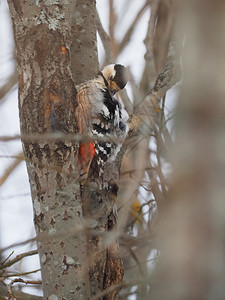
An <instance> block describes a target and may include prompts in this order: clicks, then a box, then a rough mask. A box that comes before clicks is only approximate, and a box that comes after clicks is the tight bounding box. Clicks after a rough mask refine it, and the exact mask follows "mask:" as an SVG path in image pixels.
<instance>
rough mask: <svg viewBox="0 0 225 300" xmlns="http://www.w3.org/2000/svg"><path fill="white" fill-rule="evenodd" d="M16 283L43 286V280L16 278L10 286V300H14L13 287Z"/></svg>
mask: <svg viewBox="0 0 225 300" xmlns="http://www.w3.org/2000/svg"><path fill="white" fill-rule="evenodd" d="M16 282H21V283H25V284H42V281H41V280H24V279H22V278H15V279H13V280H12V281H11V282H10V284H9V286H8V300H14V299H15V298H14V296H13V293H12V285H13V284H14V283H16Z"/></svg>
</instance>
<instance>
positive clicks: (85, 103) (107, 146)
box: [75, 64, 128, 188]
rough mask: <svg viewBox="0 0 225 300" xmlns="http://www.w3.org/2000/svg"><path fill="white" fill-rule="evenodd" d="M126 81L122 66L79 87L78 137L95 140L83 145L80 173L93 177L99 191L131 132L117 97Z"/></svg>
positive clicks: (103, 73) (109, 69)
mask: <svg viewBox="0 0 225 300" xmlns="http://www.w3.org/2000/svg"><path fill="white" fill-rule="evenodd" d="M126 77H127V76H126V69H125V68H124V67H123V66H122V65H118V64H116V65H108V66H106V67H105V68H104V69H103V70H102V71H101V72H99V74H98V75H97V77H95V78H93V79H91V80H89V81H87V82H84V83H82V84H81V85H79V86H78V87H77V96H76V101H77V104H78V106H77V108H76V111H75V118H76V121H77V126H78V133H79V134H82V135H87V136H89V137H91V138H92V139H93V141H92V142H90V141H89V142H87V143H83V142H82V143H81V144H80V152H79V164H80V172H81V175H84V174H85V175H86V176H94V177H95V178H96V179H97V180H96V181H97V182H98V183H99V187H100V188H103V182H102V177H103V173H104V167H105V164H106V163H107V162H111V161H113V160H114V159H115V158H116V155H117V154H118V152H119V150H120V149H121V146H122V143H123V141H124V139H125V137H126V134H127V131H128V127H127V125H126V122H125V121H124V120H123V117H122V112H121V105H120V103H119V102H118V101H117V100H116V98H115V97H114V94H115V93H116V92H118V91H119V90H121V89H123V88H124V86H125V85H126V83H127V79H126ZM95 138H97V139H99V138H100V139H101V140H95Z"/></svg>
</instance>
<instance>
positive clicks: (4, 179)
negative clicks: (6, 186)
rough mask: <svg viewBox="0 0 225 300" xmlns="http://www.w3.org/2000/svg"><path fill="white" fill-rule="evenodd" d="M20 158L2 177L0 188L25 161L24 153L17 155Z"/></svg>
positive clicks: (0, 178)
mask: <svg viewBox="0 0 225 300" xmlns="http://www.w3.org/2000/svg"><path fill="white" fill-rule="evenodd" d="M17 156H18V158H16V159H15V160H14V162H13V163H12V164H11V165H10V166H9V167H8V168H7V169H6V170H5V173H4V174H3V175H2V177H0V186H1V185H3V183H4V182H5V181H6V180H7V178H8V177H9V176H10V174H12V172H13V171H14V170H15V168H16V167H18V165H19V164H20V163H21V161H23V160H24V155H23V152H20V153H19V154H17Z"/></svg>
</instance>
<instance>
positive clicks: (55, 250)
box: [9, 0, 123, 300]
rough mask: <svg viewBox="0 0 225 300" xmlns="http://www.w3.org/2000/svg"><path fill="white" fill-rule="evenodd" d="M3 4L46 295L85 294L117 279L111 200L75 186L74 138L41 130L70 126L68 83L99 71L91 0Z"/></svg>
mask: <svg viewBox="0 0 225 300" xmlns="http://www.w3.org/2000/svg"><path fill="white" fill-rule="evenodd" d="M9 6H10V12H11V17H12V21H13V28H14V37H15V44H16V53H17V56H16V57H17V69H18V74H19V109H20V122H21V134H22V136H23V137H24V143H23V146H24V153H25V158H26V162H27V170H28V175H29V180H30V186H31V193H32V200H33V207H34V222H35V227H36V231H37V239H38V249H39V254H40V262H41V270H42V280H43V290H44V298H45V299H51V300H52V299H89V297H90V295H96V294H98V293H99V292H100V291H102V290H103V289H106V288H108V287H110V286H111V285H112V284H114V283H117V282H121V280H122V274H123V272H122V265H121V261H120V259H119V257H118V246H117V244H116V242H114V241H111V242H110V243H108V244H106V242H105V237H104V236H103V233H105V232H108V231H109V230H112V229H113V225H114V224H115V216H114V214H113V203H114V199H112V198H111V197H110V196H109V195H101V194H97V193H96V191H95V190H93V191H92V190H91V189H90V188H89V187H86V188H85V189H84V190H83V191H81V190H80V184H79V180H77V179H78V178H79V175H78V172H77V168H76V166H77V156H76V154H77V144H76V143H75V141H69V140H67V141H63V140H62V141H57V142H55V141H53V140H51V141H46V139H45V140H42V138H41V135H42V134H46V133H51V132H52V130H55V129H57V130H60V131H63V132H64V133H65V134H66V133H68V134H75V133H76V124H74V110H75V107H76V103H75V96H76V89H75V85H74V83H76V84H77V83H80V82H81V81H83V80H85V79H88V78H90V77H92V76H93V75H95V74H96V72H97V70H98V62H97V50H96V29H95V25H94V16H95V1H72V0H71V1H63V0H61V1H54V0H53V1H48V0H46V1H40V2H39V1H36V2H30V1H23V0H14V1H9ZM52 113H55V114H56V115H57V118H58V121H59V124H60V128H58V127H57V128H56V124H54V123H52V118H51V116H52ZM57 126H58V125H57ZM28 135H29V136H30V135H34V136H35V140H33V141H32V139H31V140H30V141H28V140H27V139H26V136H28ZM37 136H39V137H40V140H37ZM87 203H88V205H86V204H87ZM96 211H97V212H99V211H101V214H100V215H98V216H96ZM84 214H85V216H84ZM96 230H98V233H96ZM93 231H95V233H94V234H93ZM116 294H117V291H116V292H115V291H113V292H111V293H110V294H108V295H106V296H105V298H104V299H115V297H116Z"/></svg>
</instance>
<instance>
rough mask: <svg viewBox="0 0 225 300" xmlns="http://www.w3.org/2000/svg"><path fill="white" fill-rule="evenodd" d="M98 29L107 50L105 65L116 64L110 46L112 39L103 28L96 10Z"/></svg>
mask: <svg viewBox="0 0 225 300" xmlns="http://www.w3.org/2000/svg"><path fill="white" fill-rule="evenodd" d="M95 22H96V27H97V30H98V33H99V36H100V38H101V41H102V45H103V47H104V50H105V59H104V64H110V63H113V62H114V60H115V59H114V56H113V53H112V50H111V45H110V38H109V35H108V34H107V33H106V32H105V30H104V28H103V26H102V22H101V20H100V17H99V14H98V12H97V10H96V19H95Z"/></svg>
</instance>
